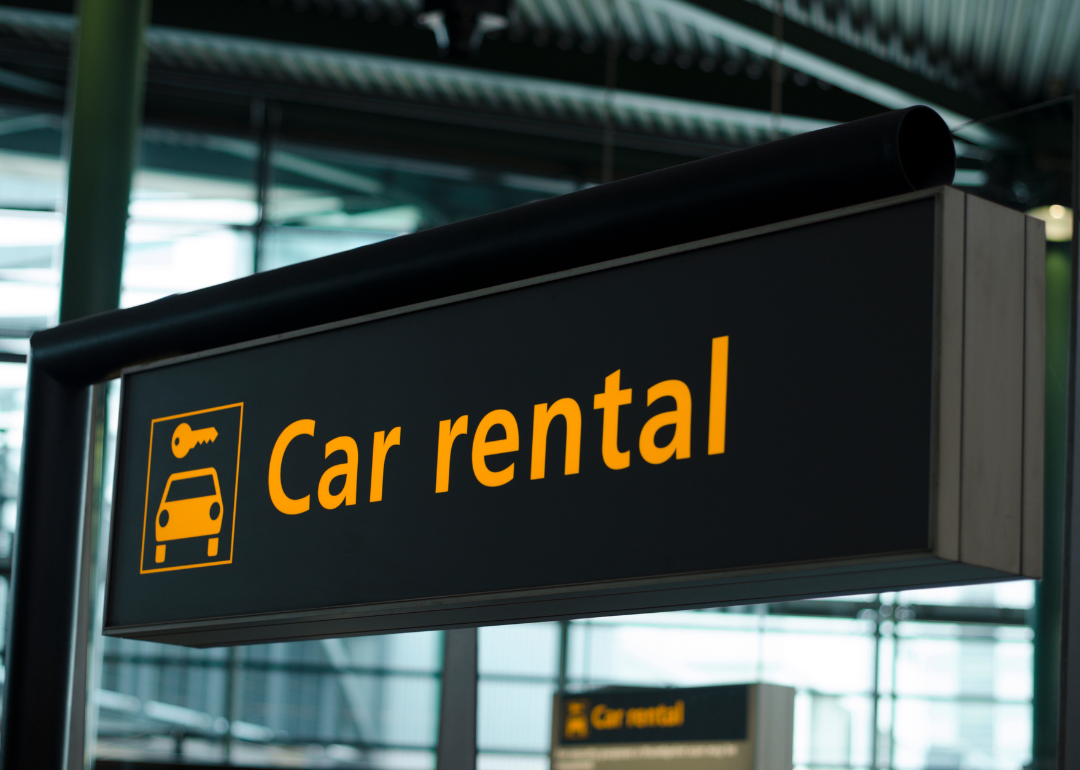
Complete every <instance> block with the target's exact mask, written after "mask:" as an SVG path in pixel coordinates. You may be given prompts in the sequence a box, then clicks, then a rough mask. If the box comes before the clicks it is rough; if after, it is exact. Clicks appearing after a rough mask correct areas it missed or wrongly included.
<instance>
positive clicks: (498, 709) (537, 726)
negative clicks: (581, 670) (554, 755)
mask: <svg viewBox="0 0 1080 770" xmlns="http://www.w3.org/2000/svg"><path fill="white" fill-rule="evenodd" d="M554 693H555V687H554V684H553V683H544V682H521V681H517V682H515V681H505V680H499V681H492V680H487V679H486V680H481V682H480V689H479V692H478V698H479V705H478V707H477V741H478V744H477V745H478V747H479V749H480V750H481V751H511V752H539V753H542V752H546V751H547V750H548V747H549V746H550V744H551V696H552V695H553V694H554Z"/></svg>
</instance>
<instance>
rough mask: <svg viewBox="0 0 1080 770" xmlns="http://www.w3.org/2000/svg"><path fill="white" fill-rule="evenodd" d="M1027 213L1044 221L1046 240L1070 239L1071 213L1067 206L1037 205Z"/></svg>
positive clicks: (1061, 240)
mask: <svg viewBox="0 0 1080 770" xmlns="http://www.w3.org/2000/svg"><path fill="white" fill-rule="evenodd" d="M1028 214H1029V215H1031V216H1033V217H1037V218H1038V219H1041V220H1042V221H1043V222H1046V240H1048V241H1054V242H1057V243H1061V242H1063V241H1071V240H1072V231H1073V213H1072V209H1070V208H1069V207H1067V206H1061V205H1058V204H1056V203H1055V204H1054V205H1053V206H1039V207H1038V208H1034V209H1031V210H1030V211H1028Z"/></svg>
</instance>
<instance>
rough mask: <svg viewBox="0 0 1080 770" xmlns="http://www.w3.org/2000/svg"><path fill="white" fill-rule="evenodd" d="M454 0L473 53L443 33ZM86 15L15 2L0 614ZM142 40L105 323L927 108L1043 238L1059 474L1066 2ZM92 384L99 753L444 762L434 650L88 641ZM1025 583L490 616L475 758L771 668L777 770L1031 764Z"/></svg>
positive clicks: (625, 6)
mask: <svg viewBox="0 0 1080 770" xmlns="http://www.w3.org/2000/svg"><path fill="white" fill-rule="evenodd" d="M95 1H97V2H106V1H107V2H111V3H113V4H114V5H117V4H118V3H116V2H115V1H114V0H83V3H84V4H85V5H87V6H89V5H91V4H93V2H95ZM119 5H123V4H122V3H120V4H119ZM133 5H134V4H133ZM447 8H449V9H451V10H450V11H445V12H444V10H440V9H447ZM461 8H467V9H469V12H468V13H467V14H465V16H466V17H467V18H472V19H473V21H472V27H471V31H468V30H466V32H465V33H462V31H461V28H459V27H455V26H454V25H452V24H451V25H446V24H444V23H443V21H445V19H447V18H448V16H447V14H451V15H453V13H459V14H460V9H461ZM433 9H434V10H433ZM78 12H79V9H78V8H77V7H74V6H73V5H72V3H71V2H69V0H25V1H20V2H12V1H11V0H3V2H2V3H0V619H2V618H7V616H8V601H7V599H8V589H9V580H10V576H11V571H12V559H11V554H12V543H13V538H15V537H17V533H16V532H15V530H16V525H17V518H18V517H17V509H18V498H19V472H20V458H21V452H22V448H23V444H24V433H23V427H24V420H25V418H24V407H25V394H26V376H27V368H28V367H27V355H28V352H29V337H30V336H31V334H33V333H34V332H36V331H38V330H41V329H45V328H47V327H50V326H52V325H54V324H56V323H57V321H58V313H59V297H60V275H61V259H62V254H63V248H62V244H63V239H64V232H65V190H66V184H67V161H66V158H67V153H68V150H67V147H68V146H69V145H68V144H67V142H68V137H67V134H66V131H67V130H68V122H67V121H68V117H69V113H68V112H67V111H66V108H65V97H66V95H67V94H68V93H69V90H68V89H69V87H70V84H69V79H70V77H71V72H72V71H73V66H74V65H73V57H74V56H75V52H76V50H77V49H76V40H77V34H78ZM440 14H441V15H440ZM469 14H472V16H470V15H469ZM477 18H480V19H482V22H478V21H476V19H477ZM145 46H146V74H145V77H146V85H145V108H144V111H143V114H142V116H141V124H140V128H139V142H138V148H137V162H136V170H135V173H134V178H133V182H132V188H131V198H130V206H129V219H128V222H127V230H126V245H125V249H124V255H123V277H122V293H121V300H120V303H121V306H122V307H134V306H136V305H139V304H142V303H146V302H150V301H153V300H157V299H159V298H162V297H166V296H168V295H172V294H178V293H183V292H188V291H191V290H195V289H199V288H202V287H206V286H210V285H213V284H218V283H222V282H226V281H230V280H233V279H236V278H242V277H244V276H248V275H251V274H253V273H257V272H264V271H271V270H274V269H277V268H280V267H283V266H287V265H293V264H297V263H301V262H305V261H308V260H312V259H316V258H319V257H322V256H325V255H328V254H333V253H337V252H342V251H346V250H349V249H353V248H357V247H361V246H365V245H368V244H373V243H377V242H380V241H384V240H387V239H391V238H395V237H399V236H401V235H404V234H409V233H413V232H418V231H422V230H425V229H429V228H433V227H437V226H440V225H443V224H447V223H452V222H457V221H460V220H464V219H467V218H470V217H476V216H480V215H484V214H488V213H491V212H495V211H500V210H504V209H508V208H511V207H515V206H525V205H528V204H530V203H531V202H533V201H537V200H542V199H547V198H550V197H553V196H558V195H563V194H566V193H571V192H574V191H576V190H581V189H585V188H589V187H592V186H595V185H599V184H604V183H606V182H609V181H612V180H618V179H623V178H627V177H631V176H634V175H637V174H641V173H645V172H648V171H652V170H655V169H660V168H665V167H669V166H673V165H675V164H678V163H683V162H687V161H691V160H694V159H697V158H702V157H708V156H711V155H715V154H718V153H724V152H729V151H733V150H737V149H739V148H743V147H748V146H752V145H757V144H761V143H764V142H768V141H771V140H774V139H779V138H783V137H786V136H791V135H796V134H801V133H804V132H807V131H812V130H816V129H819V128H824V127H827V126H831V125H834V124H837V123H840V122H844V121H848V120H853V119H857V118H861V117H865V116H870V115H874V114H877V113H880V112H883V111H885V110H888V109H897V108H901V107H906V106H909V105H912V104H928V105H930V106H932V107H934V108H935V109H937V110H938V111H939V112H940V113H941V114H942V115H943V117H945V119H946V121H947V122H948V123H949V125H950V128H951V129H953V131H954V136H955V146H956V149H957V155H958V168H957V172H956V176H955V179H954V181H953V184H954V186H956V187H958V188H959V189H961V190H963V191H965V192H969V193H972V194H974V195H977V196H980V197H984V198H987V199H990V200H992V201H994V202H996V203H999V204H1002V205H1005V206H1007V207H1009V208H1012V209H1015V210H1019V211H1024V212H1033V213H1034V215H1036V216H1039V217H1040V218H1042V219H1044V220H1045V221H1046V222H1047V225H1048V229H1047V233H1048V238H1049V242H1048V250H1047V281H1048V290H1047V292H1048V294H1047V313H1048V317H1047V375H1048V376H1047V406H1046V409H1047V437H1046V441H1047V456H1048V458H1051V457H1058V458H1060V457H1062V456H1063V455H1062V453H1063V452H1064V449H1063V447H1064V438H1063V436H1064V421H1065V416H1064V415H1065V411H1064V398H1065V396H1064V393H1065V375H1064V374H1063V372H1064V371H1065V364H1064V353H1063V352H1062V351H1063V350H1064V348H1063V347H1062V346H1063V345H1064V344H1065V342H1064V340H1066V339H1067V335H1068V331H1067V329H1068V315H1069V309H1068V285H1069V271H1070V256H1069V250H1070V243H1069V241H1070V238H1071V224H1070V223H1071V217H1072V213H1071V207H1072V205H1073V200H1072V197H1071V195H1072V194H1071V192H1070V184H1071V168H1072V164H1073V162H1074V158H1073V156H1072V153H1073V149H1072V144H1071V143H1072V139H1071V131H1072V121H1073V120H1074V117H1073V89H1075V88H1077V87H1080V2H1076V1H1075V0H509V2H506V0H503V1H502V2H498V0H495V1H494V2H489V1H488V0H475V1H472V0H455V2H453V3H447V2H438V0H154V3H153V8H152V11H151V17H150V22H149V25H148V27H147V28H146V32H145ZM1029 107H1034V108H1033V109H1026V108H1029ZM987 118H992V119H991V120H987V121H986V122H978V121H981V120H984V119H987ZM861 247H864V248H865V250H866V254H867V258H868V259H873V253H874V249H875V245H874V243H872V242H870V243H865V244H861ZM1055 292H1056V293H1055ZM1055 346H1056V347H1055ZM103 387H104V388H105V389H106V392H107V399H106V409H105V414H106V422H107V425H108V430H107V440H106V451H105V455H104V456H105V458H106V459H105V469H104V473H105V478H104V483H103V486H102V489H104V490H105V492H104V495H103V499H102V500H101V505H100V512H99V514H98V515H97V516H96V518H94V522H95V523H96V526H97V529H96V531H95V532H94V533H93V537H94V538H96V541H95V544H94V550H93V553H94V555H95V557H94V558H95V562H94V564H93V565H92V576H93V587H92V589H91V591H90V594H91V595H92V598H93V610H92V612H93V613H97V615H96V616H95V617H97V625H96V626H94V627H93V628H94V630H93V632H92V634H91V637H90V638H89V639H87V640H86V644H87V650H88V661H89V662H88V664H87V666H86V671H85V674H86V680H87V684H86V709H87V712H86V713H87V720H86V736H85V743H86V747H87V748H86V756H87V757H88V762H96V763H97V766H98V767H100V768H103V769H104V768H116V767H127V766H130V767H135V766H136V765H134V764H132V765H123V764H122V763H123V762H131V763H157V764H154V765H153V766H166V765H170V764H177V765H184V764H187V765H214V766H224V765H236V766H250V767H296V768H301V767H302V768H307V767H358V768H372V769H373V770H435V768H436V757H437V745H438V728H439V723H440V683H441V673H442V660H443V650H444V645H443V634H444V632H442V631H421V632H415V633H402V634H390V635H374V636H360V637H352V638H331V639H321V640H315V641H299V642H283V643H275V644H256V645H248V646H236V647H216V648H208V649H191V648H186V647H180V646H175V645H169V644H161V643H154V642H148V641H136V640H129V639H119V638H106V637H103V636H102V635H101V634H100V622H101V621H100V614H101V611H102V610H101V604H102V601H103V597H104V580H105V555H104V554H105V552H106V551H107V549H108V536H107V535H108V531H109V520H110V503H111V494H112V493H111V489H112V487H111V479H112V473H113V468H112V464H113V453H114V451H115V437H116V429H117V428H116V425H117V422H116V421H117V415H118V412H119V407H118V399H119V386H118V383H117V381H116V380H113V381H111V382H110V383H109V384H108V385H107V386H103ZM1055 452H1056V453H1057V454H1054V453H1055ZM1052 465H1053V463H1052V462H1051V461H1050V460H1049V459H1048V470H1047V487H1046V489H1047V497H1046V505H1047V507H1048V508H1049V507H1051V506H1054V505H1057V506H1059V507H1060V506H1061V505H1062V500H1063V493H1062V491H1061V490H1062V489H1063V488H1064V481H1063V478H1062V472H1058V471H1054V470H1053V468H1052V467H1051V466H1052ZM1055 473H1056V476H1055ZM1055 490H1056V491H1055ZM566 537H573V533H566ZM401 558H403V559H407V558H408V555H407V554H403V555H402V557H401ZM550 558H551V559H552V560H554V561H557V560H558V559H559V558H560V555H559V554H558V553H551V554H550ZM1041 591H1042V589H1041V588H1040V584H1039V581H1033V580H1014V581H1010V582H1002V583H990V584H978V585H967V586H958V587H941V588H925V589H913V590H905V591H896V592H889V593H873V594H863V595H851V596H833V597H828V598H822V599H813V600H809V599H808V600H799V601H785V602H779V603H771V604H754V605H749V606H723V607H716V608H705V609H694V610H685V611H670V612H653V613H647V614H636V615H621V616H614V617H595V618H589V619H570V620H562V621H551V622H542V623H527V624H512V625H499V626H488V627H482V628H480V630H479V637H478V639H479V641H478V644H479V652H478V704H477V727H476V739H477V755H476V767H477V768H478V769H479V770H549V768H550V767H551V766H552V755H551V752H552V730H553V711H552V709H553V706H552V703H553V697H554V696H555V695H556V694H560V695H564V694H574V693H583V692H584V693H587V692H603V691H604V690H602V689H598V688H612V687H614V688H619V687H663V688H668V687H673V688H685V687H701V686H711V685H728V684H753V683H768V684H775V685H783V686H786V687H790V688H794V723H793V724H794V726H793V744H792V745H793V756H792V762H793V765H794V767H796V768H867V769H869V768H897V769H898V770H900V769H902V770H916V769H917V768H958V769H959V768H965V769H968V768H971V769H974V768H980V769H982V768H986V769H987V770H990V769H991V768H992V769H993V770H1012V769H1014V768H1015V769H1019V768H1022V767H1025V766H1027V765H1029V764H1030V763H1031V762H1032V759H1033V746H1034V745H1036V743H1037V741H1038V730H1039V725H1038V723H1037V720H1036V719H1035V716H1034V714H1035V713H1036V712H1037V710H1038V706H1037V702H1038V699H1039V698H1040V697H1046V696H1045V695H1040V692H1041V688H1045V687H1046V686H1047V685H1046V684H1045V683H1042V684H1040V681H1039V674H1038V671H1037V666H1036V659H1037V658H1038V654H1037V649H1038V645H1037V638H1036V637H1037V632H1036V628H1037V613H1036V607H1037V605H1038V602H1039V601H1040V596H1041ZM0 622H5V623H6V621H0ZM4 635H5V636H6V629H5V632H4ZM0 671H3V669H0ZM555 729H556V730H557V729H558V725H556V726H555ZM110 762H112V763H114V764H109V763H110ZM87 766H88V767H89V766H90V765H89V764H88V765H87ZM139 766H140V767H141V766H142V765H139ZM148 766H149V765H148Z"/></svg>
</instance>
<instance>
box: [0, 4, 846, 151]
mask: <svg viewBox="0 0 1080 770" xmlns="http://www.w3.org/2000/svg"><path fill="white" fill-rule="evenodd" d="M362 1H364V2H368V3H370V4H371V5H369V6H368V9H370V8H374V7H375V5H374V4H375V2H376V0H362ZM399 1H400V2H402V3H403V5H401V6H390V10H391V11H394V10H397V11H400V12H402V13H404V12H405V11H406V10H408V6H407V5H404V3H408V2H411V1H412V0H390V2H395V3H396V2H399ZM621 1H622V0H621ZM340 2H341V3H342V4H345V3H352V2H354V0H340ZM554 2H555V0H521V6H520V7H521V9H522V10H521V11H520V13H522V14H523V15H527V14H529V13H533V14H538V13H539V11H538V10H537V9H538V8H539V7H540V4H541V3H548V4H553V3H554ZM570 2H572V3H575V4H576V7H577V8H578V9H579V11H580V13H581V14H582V19H589V20H590V21H589V22H588V23H589V24H593V25H594V26H595V25H597V24H602V23H608V22H601V21H598V20H597V18H596V16H595V8H597V7H600V5H599V4H596V3H593V4H590V5H588V6H587V5H586V3H585V2H584V0H570ZM529 4H531V5H529ZM623 4H624V5H625V6H627V7H630V3H629V2H623ZM586 7H590V8H593V12H592V13H593V14H594V15H592V16H590V15H589V13H588V12H586V10H585V9H586ZM526 8H531V10H525V9H526ZM368 9H365V8H363V7H359V3H358V4H357V6H356V7H354V8H353V9H352V12H351V13H352V14H355V13H365V11H366V12H367V13H368V15H372V16H373V15H374V14H373V13H371V12H370V10H368ZM379 12H380V13H386V12H387V4H386V3H383V4H381V5H380V11H379ZM346 14H347V15H349V14H350V12H348V11H347V12H346ZM654 21H655V20H654ZM583 23H584V22H583ZM74 24H75V21H74V17H72V16H70V15H66V14H57V13H50V12H47V11H31V10H24V9H16V8H9V7H0V33H5V34H9V35H16V36H18V37H20V38H24V39H27V40H35V41H38V42H43V43H46V44H48V45H50V46H53V47H56V48H61V47H63V48H66V47H67V45H68V44H69V41H70V38H71V34H72V30H73V29H74ZM590 28H593V27H590ZM635 29H636V33H635V34H644V32H643V27H641V26H639V27H635ZM657 29H659V27H657ZM686 32H687V31H686V28H685V27H684V28H682V33H680V34H683V33H686ZM672 34H674V33H672ZM697 37H698V38H699V39H700V40H707V39H709V38H708V36H704V35H697ZM711 44H712V45H713V46H714V47H716V46H718V45H719V44H718V43H717V41H716V40H715V39H712V43H711ZM147 46H148V49H149V55H150V63H151V66H157V67H161V68H165V69H169V70H176V71H185V72H191V73H211V74H224V75H230V76H238V77H243V78H245V79H248V80H251V81H268V82H275V83H280V84H288V85H290V86H295V87H302V88H314V89H318V90H321V91H333V92H341V93H360V94H366V95H375V96H380V97H387V98H394V99H402V100H406V101H410V102H427V103H432V104H439V105H444V106H457V107H461V108H467V109H472V110H482V111H491V112H497V113H503V114H510V115H517V116H527V117H531V118H536V119H541V120H550V121H556V122H564V123H566V122H569V123H580V124H585V125H603V124H604V123H605V122H606V121H607V120H609V118H610V120H611V121H612V123H613V124H614V127H615V128H616V129H618V130H622V131H627V132H638V133H646V134H658V135H662V136H667V137H673V138H681V139H688V140H692V141H699V142H706V143H711V144H717V145H723V146H741V145H747V144H755V143H758V142H762V141H767V140H769V139H770V138H773V136H774V135H789V134H794V133H801V132H804V131H811V130H815V129H818V128H823V127H825V126H828V125H831V122H829V121H822V120H815V119H811V118H803V117H798V116H791V115H782V116H780V119H779V120H778V121H775V120H774V118H773V116H772V114H771V113H769V112H764V111H758V110H749V109H742V108H738V107H729V106H723V105H719V104H709V103H704V102H695V101H689V100H682V99H673V98H669V97H663V96H656V95H652V94H645V93H636V92H632V91H626V90H621V89H613V90H608V89H606V88H604V87H601V86H589V85H581V84H574V83H567V82H560V81H554V80H548V79H544V78H536V77H525V76H521V75H514V74H510V73H496V72H490V71H484V70H478V69H476V68H470V67H464V66H458V65H454V64H449V63H431V62H423V61H416V60H412V59H406V58H398V57H392V56H380V55H374V54H364V53H353V52H344V51H336V50H330V49H326V48H319V47H316V46H303V45H295V44H287V43H280V42H270V41H263V40H255V39H250V38H242V37H236V36H230V35H221V34H213V33H206V32H193V31H189V30H180V29H169V28H163V27H151V29H150V30H149V32H148V35H147ZM774 132H775V133H774Z"/></svg>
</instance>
